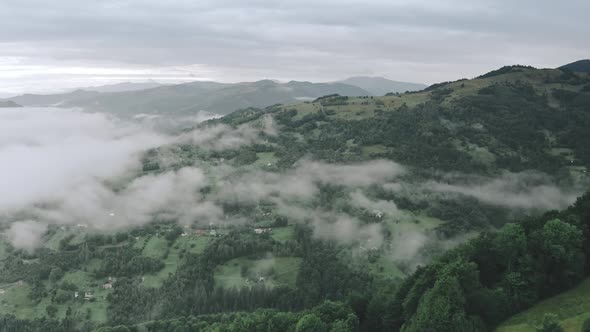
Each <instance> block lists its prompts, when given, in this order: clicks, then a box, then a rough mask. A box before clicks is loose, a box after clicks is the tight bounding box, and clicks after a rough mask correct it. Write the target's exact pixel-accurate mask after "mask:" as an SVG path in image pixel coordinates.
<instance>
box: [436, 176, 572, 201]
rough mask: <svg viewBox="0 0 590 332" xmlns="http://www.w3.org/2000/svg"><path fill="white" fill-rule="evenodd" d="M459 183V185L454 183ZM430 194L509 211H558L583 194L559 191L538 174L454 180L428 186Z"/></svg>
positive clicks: (548, 180) (547, 177)
mask: <svg viewBox="0 0 590 332" xmlns="http://www.w3.org/2000/svg"><path fill="white" fill-rule="evenodd" d="M457 180H459V181H457ZM425 188H426V189H427V190H430V191H434V192H439V193H449V194H460V195H465V196H471V197H474V198H476V199H478V200H480V201H482V202H485V203H489V204H494V205H499V206H504V207H508V208H512V209H526V210H550V209H562V208H565V207H567V206H568V205H570V204H572V203H573V202H574V201H575V200H576V198H577V197H578V196H580V194H581V193H582V192H583V190H581V189H576V188H561V187H559V186H557V185H556V184H555V183H554V182H553V181H552V179H551V178H550V177H549V176H548V175H546V174H543V173H538V172H530V171H527V172H521V173H510V172H505V173H504V174H502V175H501V176H499V177H497V178H479V177H478V178H475V179H470V180H469V182H467V183H466V182H465V179H455V183H453V182H452V180H451V181H449V183H441V182H428V183H426V184H425Z"/></svg>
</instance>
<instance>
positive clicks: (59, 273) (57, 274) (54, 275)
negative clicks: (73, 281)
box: [49, 267, 64, 282]
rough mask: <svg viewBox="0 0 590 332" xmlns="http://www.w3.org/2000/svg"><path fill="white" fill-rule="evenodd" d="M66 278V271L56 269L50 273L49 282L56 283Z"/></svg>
mask: <svg viewBox="0 0 590 332" xmlns="http://www.w3.org/2000/svg"><path fill="white" fill-rule="evenodd" d="M63 276H64V271H63V270H62V269H60V268H59V267H54V268H53V269H51V272H50V273H49V281H51V282H56V281H58V280H60V279H61V278H62V277H63Z"/></svg>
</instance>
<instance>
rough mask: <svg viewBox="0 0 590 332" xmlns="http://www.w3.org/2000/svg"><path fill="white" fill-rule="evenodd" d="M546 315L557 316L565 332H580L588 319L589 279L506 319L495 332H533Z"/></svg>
mask: <svg viewBox="0 0 590 332" xmlns="http://www.w3.org/2000/svg"><path fill="white" fill-rule="evenodd" d="M546 314H555V315H557V317H558V319H559V321H560V325H561V326H562V327H563V329H564V331H565V332H579V331H582V324H583V323H584V321H585V320H586V319H590V279H586V280H584V281H583V282H581V283H580V284H579V285H578V286H576V287H574V288H572V289H570V290H568V291H565V292H563V293H561V294H559V295H556V296H554V297H551V298H549V299H547V300H544V301H541V302H539V303H537V304H536V305H534V306H533V307H532V308H530V309H527V310H525V311H523V312H521V313H519V314H516V315H514V316H512V317H511V318H509V319H507V320H506V321H505V322H504V323H502V325H500V326H499V327H498V328H497V329H496V332H535V327H536V326H538V325H540V323H541V322H542V321H543V317H544V316H545V315H546Z"/></svg>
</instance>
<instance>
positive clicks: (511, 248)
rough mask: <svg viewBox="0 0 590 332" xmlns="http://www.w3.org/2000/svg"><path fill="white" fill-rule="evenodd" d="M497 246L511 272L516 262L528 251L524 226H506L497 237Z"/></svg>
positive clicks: (510, 224)
mask: <svg viewBox="0 0 590 332" xmlns="http://www.w3.org/2000/svg"><path fill="white" fill-rule="evenodd" d="M495 244H496V246H497V250H498V252H499V253H500V258H503V259H504V260H505V264H506V266H507V267H508V270H511V267H512V264H513V263H514V261H515V260H516V259H517V258H518V257H519V256H520V255H522V254H523V253H524V252H525V251H526V249H527V247H526V235H525V234H524V229H523V227H522V225H520V224H513V223H509V224H506V225H504V227H502V229H500V231H499V232H498V234H497V236H496V239H495Z"/></svg>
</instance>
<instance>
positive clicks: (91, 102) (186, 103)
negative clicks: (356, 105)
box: [11, 80, 369, 117]
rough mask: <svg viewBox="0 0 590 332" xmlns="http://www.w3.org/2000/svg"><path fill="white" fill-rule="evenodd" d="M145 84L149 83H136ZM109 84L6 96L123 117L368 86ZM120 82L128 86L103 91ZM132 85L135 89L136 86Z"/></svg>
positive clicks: (358, 92)
mask: <svg viewBox="0 0 590 332" xmlns="http://www.w3.org/2000/svg"><path fill="white" fill-rule="evenodd" d="M141 86H142V87H143V86H145V87H150V86H151V85H149V84H148V85H141ZM132 87H133V88H132V89H131V87H129V85H125V86H123V87H121V86H110V87H105V88H104V89H99V90H101V92H98V91H91V90H92V89H93V88H88V89H89V90H88V91H86V90H76V91H73V92H69V93H62V94H54V95H32V94H26V95H22V96H16V97H13V98H11V99H12V100H14V101H16V102H17V103H19V104H21V105H24V106H58V107H81V108H83V109H85V110H89V111H98V112H106V113H112V114H115V115H119V116H124V117H133V116H136V115H141V114H152V115H156V114H157V115H166V116H168V117H176V116H191V115H195V114H197V113H198V112H200V111H205V112H208V113H214V114H220V115H223V114H228V113H230V112H233V111H235V110H236V109H239V108H244V107H267V106H270V105H274V104H285V103H295V102H297V101H299V100H311V99H315V98H317V97H320V96H323V95H327V94H340V95H345V96H364V95H369V92H367V91H365V90H363V89H361V88H359V87H356V86H352V85H347V84H343V83H310V82H296V81H291V82H288V83H277V82H274V81H271V80H262V81H258V82H245V83H236V84H226V83H216V82H191V83H185V84H177V85H164V86H160V85H158V86H156V87H151V88H147V89H143V88H138V87H137V86H136V85H132ZM120 88H124V89H131V90H129V91H122V92H109V91H112V90H117V89H120ZM136 88H137V89H136Z"/></svg>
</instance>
